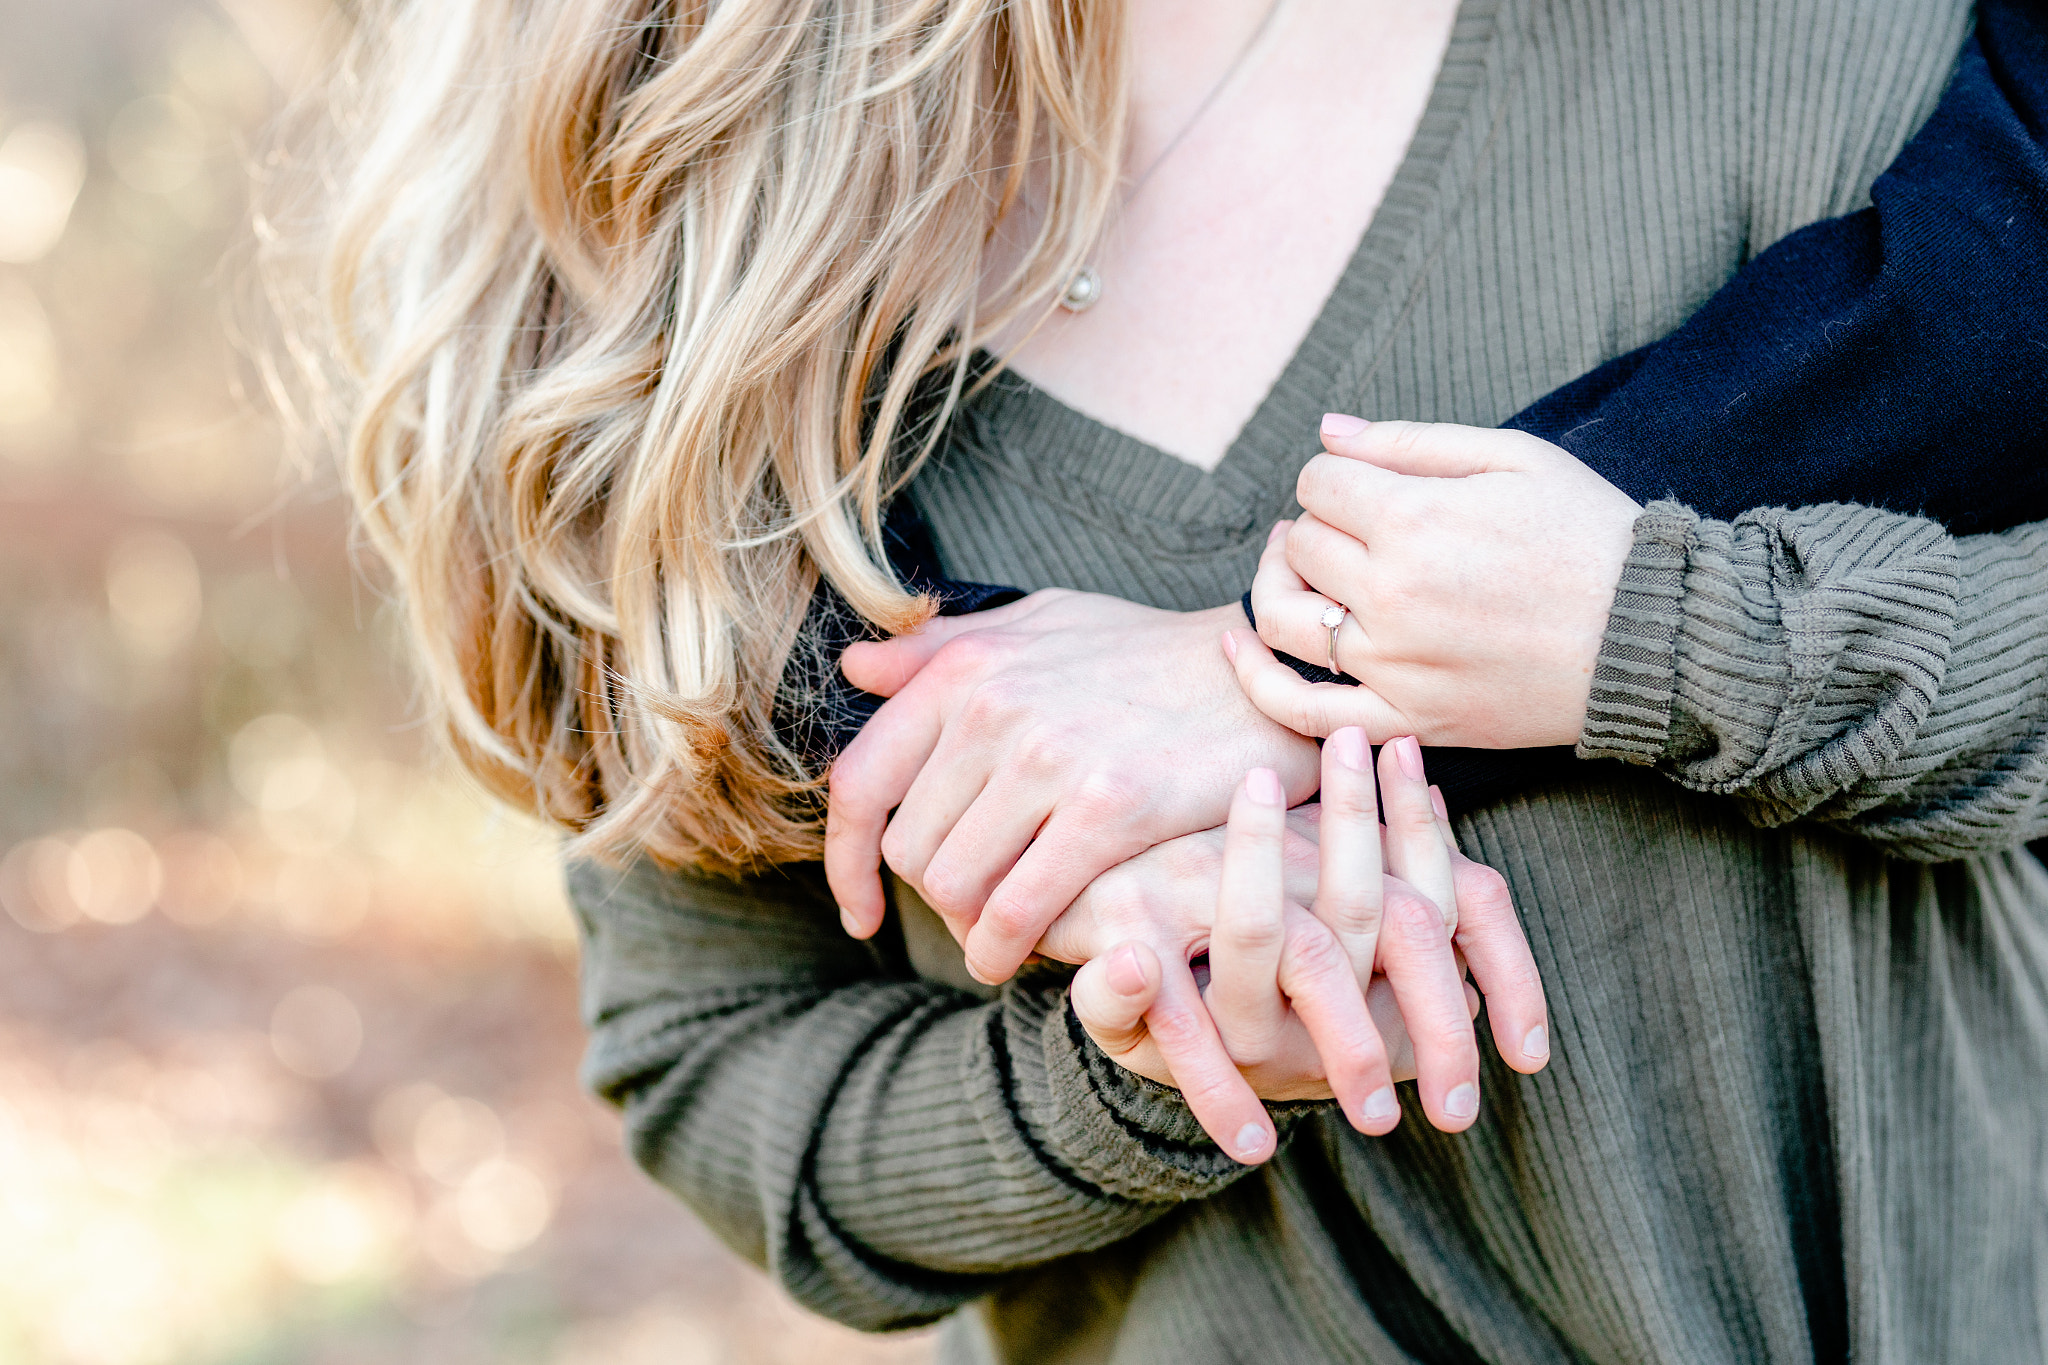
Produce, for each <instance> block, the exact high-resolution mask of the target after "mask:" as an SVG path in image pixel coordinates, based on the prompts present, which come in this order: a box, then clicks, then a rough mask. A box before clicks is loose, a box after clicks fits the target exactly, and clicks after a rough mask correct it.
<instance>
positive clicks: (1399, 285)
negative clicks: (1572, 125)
mask: <svg viewBox="0 0 2048 1365" xmlns="http://www.w3.org/2000/svg"><path fill="white" fill-rule="evenodd" d="M1505 8H1506V6H1505V4H1504V0H1464V3H1463V4H1461V5H1460V6H1459V9H1458V14H1457V18H1456V19H1455V21H1454V22H1453V24H1452V28H1451V36H1450V40H1449V42H1448V43H1447V44H1446V45H1445V48H1444V56H1443V60H1442V64H1441V65H1440V66H1439V68H1438V70H1437V77H1436V82H1435V84H1434V85H1433V86H1432V87H1431V90H1430V95H1429V100H1428V103H1427V104H1426V105H1425V106H1424V108H1423V113H1422V118H1421V120H1420V121H1419V122H1418V123H1417V124H1416V129H1415V135H1414V137H1413V138H1412V139H1411V140H1410V141H1409V144H1408V150H1407V152H1406V153H1405V154H1404V155H1403V157H1402V159H1401V164H1400V166H1399V168H1398V169H1397V170H1396V171H1395V172H1394V177H1393V179H1392V180H1391V181H1390V182H1389V183H1388V186H1387V191H1386V194H1385V196H1384V197H1383V198H1382V199H1381V200H1380V204H1379V207H1378V209H1376V210H1375V211H1374V213H1373V216H1372V221H1371V222H1370V223H1368V224H1367V225H1366V228H1365V231H1364V232H1363V233H1362V234H1360V237H1359V242H1358V246H1357V247H1356V248H1355V249H1354V250H1353V252H1352V255H1351V258H1350V259H1349V261H1348V262H1346V264H1345V267H1344V270H1343V272H1342V274H1340V275H1339V276H1338V278H1337V283H1336V284H1335V286H1334V287H1332V289H1331V291H1330V294H1329V297H1328V298H1326V299H1325V300H1324V302H1323V306H1322V309H1321V311H1319V312H1318V313H1317V315H1316V318H1315V321H1314V322H1312V323H1311V324H1310V325H1309V329H1308V331H1307V333H1306V334H1305V335H1304V336H1303V337H1302V339H1301V342H1300V344H1299V345H1298V346H1297V347H1296V348H1295V351H1294V354H1293V355H1292V356H1291V357H1289V359H1288V362H1287V364H1286V366H1285V368H1284V369H1282V371H1281V373H1280V376H1279V378H1278V379H1276V380H1275V381H1274V383H1273V386H1272V388H1270V389H1269V390H1267V392H1266V395H1265V397H1264V398H1263V399H1261V400H1260V402H1259V405H1258V407H1257V408H1256V409H1255V410H1254V411H1253V413H1252V415H1251V417H1250V418H1249V419H1248V420H1247V421H1246V422H1245V424H1244V426H1243V427H1242V428H1241V429H1240V430H1239V431H1238V433H1237V435H1236V437H1235V438H1233V439H1232V441H1231V443H1230V446H1229V448H1228V449H1227V450H1226V451H1225V452H1224V454H1223V458H1222V459H1221V460H1219V461H1218V462H1217V463H1216V465H1215V467H1214V468H1211V469H1206V470H1205V469H1203V468H1201V467H1200V466H1199V465H1195V464H1191V463H1189V462H1188V461H1186V460H1183V459H1181V458H1180V457H1178V456H1176V455H1172V454H1169V453H1168V452H1167V451H1164V450H1161V449H1160V448H1159V447H1157V446H1155V445H1152V444H1151V443H1149V442H1147V441H1144V440H1141V439H1139V438H1138V437H1136V436H1133V435H1131V434H1130V433H1128V432H1125V431H1122V430H1120V429H1118V428H1116V427H1113V426H1110V425H1109V424H1108V423H1106V422H1103V421H1101V420H1099V419H1097V418H1094V417H1091V416H1089V415H1088V414H1086V413H1084V412H1082V411H1080V410H1079V409H1076V408H1073V407H1070V406H1068V405H1067V404H1066V403H1064V402H1062V401H1061V400H1059V399H1058V398H1055V397H1054V396H1053V395H1052V394H1050V393H1047V392H1046V391H1045V390H1043V389H1040V388H1039V387H1038V386H1037V385H1035V384H1033V383H1031V381H1030V380H1028V379H1025V378H1024V377H1023V376H1022V375H1019V374H1017V373H1015V372H1013V371H1007V370H1006V371H1004V372H1003V373H1002V374H1000V375H999V376H997V378H996V379H995V380H994V381H993V382H992V383H991V384H989V385H988V387H987V388H985V389H983V390H982V391H981V392H980V393H979V394H977V395H975V397H974V398H973V399H972V400H971V401H970V402H969V404H968V405H967V407H966V409H965V410H964V411H963V413H962V415H963V416H965V417H967V418H968V419H969V420H970V422H972V424H973V425H975V426H977V427H982V428H983V429H984V430H987V429H994V430H1002V429H1004V428H1012V429H1022V430H1028V431H1030V432H1031V434H1032V439H1031V445H1032V449H1031V450H1030V451H1029V452H1028V455H1027V454H1026V453H1025V452H1019V451H1010V452H1007V453H1006V457H1005V458H1004V459H1003V460H1002V462H1003V463H1004V464H1006V465H1011V466H1015V465H1016V464H1017V463H1018V457H1020V456H1023V457H1024V459H1025V463H1026V464H1028V475H1027V477H1029V478H1030V480H1031V482H1033V483H1034V484H1037V485H1039V486H1040V487H1041V488H1044V487H1048V486H1053V487H1057V486H1060V485H1062V484H1065V485H1066V486H1067V487H1069V488H1072V489H1075V490H1076V491H1079V489H1080V488H1083V487H1085V488H1087V489H1088V490H1089V492H1088V493H1087V494H1083V495H1082V497H1083V500H1084V501H1085V502H1087V503H1089V504H1093V505H1096V506H1100V505H1101V502H1102V499H1103V498H1104V497H1105V496H1107V497H1109V498H1110V499H1112V500H1113V501H1114V502H1115V503H1117V504H1120V508H1119V510H1120V512H1121V513H1122V514H1123V515H1125V516H1128V515H1130V514H1136V515H1137V516H1138V517H1139V518H1141V519H1142V520H1145V521H1149V522H1153V523H1154V524H1155V526H1156V525H1157V524H1158V523H1161V522H1164V523H1171V524H1173V525H1177V526H1179V527H1181V528H1184V529H1185V530H1186V531H1190V532H1196V538H1197V539H1199V540H1203V541H1208V540H1212V539H1216V538H1219V537H1220V538H1221V539H1223V540H1226V541H1229V540H1235V539H1237V538H1239V537H1241V536H1242V535H1244V534H1248V533H1250V532H1251V531H1253V530H1255V529H1257V528H1258V527H1259V526H1260V525H1261V524H1263V523H1264V522H1269V521H1271V520H1272V519H1274V517H1276V516H1277V515H1279V512H1280V510H1281V509H1282V508H1284V507H1285V506H1286V505H1287V504H1288V503H1290V502H1291V501H1292V497H1293V489H1294V481H1293V478H1292V473H1293V471H1294V470H1296V469H1298V468H1299V467H1300V465H1301V464H1302V462H1303V461H1305V460H1306V459H1307V457H1308V454H1309V453H1311V450H1312V447H1313V445H1314V442H1315V432H1316V428H1317V424H1318V423H1319V421H1320V419H1321V416H1322V413H1323V412H1324V411H1325V410H1327V407H1328V406H1329V405H1331V404H1335V403H1338V402H1340V401H1341V398H1342V395H1344V394H1345V393H1346V392H1347V391H1349V390H1351V389H1353V388H1355V386H1356V383H1357V381H1358V380H1359V379H1360V378H1362V376H1363V373H1364V370H1365V369H1366V367H1367V366H1368V364H1369V363H1370V361H1369V357H1370V353H1371V352H1372V350H1373V349H1374V348H1375V346H1376V344H1377V343H1378V342H1379V341H1381V340H1383V339H1384V334H1385V333H1386V332H1387V331H1388V330H1390V325H1391V323H1392V322H1393V320H1394V319H1395V318H1396V317H1397V316H1398V315H1399V314H1400V313H1401V312H1402V311H1404V309H1403V306H1402V305H1403V303H1404V301H1405V300H1406V298H1407V296H1408V294H1409V293H1410V291H1411V290H1412V288H1413V285H1414V282H1415V280H1416V278H1417V277H1418V276H1419V275H1420V274H1421V272H1422V267H1423V265H1424V264H1425V263H1426V260H1427V257H1428V255H1429V252H1428V250H1427V248H1428V245H1429V242H1430V241H1431V240H1432V238H1433V235H1434V234H1432V232H1431V231H1430V229H1431V228H1432V227H1434V226H1435V225H1437V224H1438V223H1439V222H1441V220H1442V217H1443V215H1444V213H1445V212H1446V211H1447V210H1448V208H1449V207H1450V206H1451V205H1452V204H1454V203H1455V202H1456V201H1457V199H1458V198H1459V197H1460V195H1461V193H1462V191H1463V190H1464V188H1465V186H1466V185H1467V184H1468V183H1469V180H1470V172H1471V170H1472V168H1473V166H1474V165H1475V163H1476V162H1477V160H1478V159H1479V153H1480V152H1481V150H1482V149H1483V147H1484V144H1485V143H1486V142H1487V140H1488V138H1489V134H1490V131H1491V129H1490V126H1489V125H1490V124H1491V123H1492V121H1493V120H1492V119H1491V118H1490V117H1489V116H1488V115H1489V113H1490V110H1489V109H1486V108H1481V107H1480V106H1481V105H1482V104H1488V105H1492V104H1497V103H1498V93H1499V92H1498V90H1497V89H1496V90H1495V92H1494V94H1495V98H1494V99H1493V100H1482V99H1481V98H1480V96H1481V94H1482V93H1483V92H1484V91H1486V89H1487V86H1488V82H1487V81H1486V79H1485V77H1486V74H1487V72H1488V70H1489V69H1490V68H1493V67H1495V66H1497V65H1498V64H1499V60H1500V56H1501V51H1502V49H1503V47H1504V46H1505V45H1506V44H1505V39H1506V37H1507V36H1508V32H1507V31H1508V30H1509V29H1510V27H1511V25H1509V24H1507V23H1506V22H1504V20H1505V18H1506V14H1505ZM977 362H978V363H980V364H987V365H993V363H994V362H993V358H992V357H990V356H988V355H987V354H986V353H983V354H981V355H980V356H978V357H977ZM968 444H969V446H970V447H975V446H982V443H981V442H979V441H970V442H968ZM983 449H984V452H985V453H988V454H994V453H995V452H992V451H986V448H985V447H983ZM1283 470H1284V471H1285V472H1286V474H1287V477H1285V478H1284V479H1281V478H1278V477H1276V476H1277V475H1279V474H1280V473H1281V472H1282V471H1283ZM1009 472H1010V473H1011V474H1013V475H1017V474H1025V473H1026V471H1025V470H1024V469H1019V468H1014V467H1013V468H1011V469H1010V471H1009ZM1203 531H1206V532H1207V534H1201V532H1203ZM1188 548H1190V549H1193V548H1195V547H1194V546H1189V547H1188Z"/></svg>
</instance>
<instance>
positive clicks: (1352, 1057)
mask: <svg viewBox="0 0 2048 1365" xmlns="http://www.w3.org/2000/svg"><path fill="white" fill-rule="evenodd" d="M1287 920H1288V924H1287V934H1286V940H1285V944H1284V947H1283V950H1282V953H1281V956H1280V964H1279V983H1280V989H1281V990H1282V991H1284V992H1285V993H1286V996H1287V999H1288V1001H1289V1002H1290V1003H1291V1004H1292V1006H1293V1009H1294V1012H1295V1014H1297V1015H1299V1016H1300V1018H1301V1022H1302V1025H1303V1027H1305V1028H1306V1029H1307V1030H1308V1035H1309V1038H1310V1039H1311V1040H1313V1041H1314V1043H1315V1045H1316V1053H1317V1055H1318V1056H1320V1057H1321V1058H1322V1062H1323V1078H1324V1079H1325V1080H1326V1081H1328V1082H1329V1086H1330V1093H1331V1094H1332V1095H1334V1096H1336V1098H1337V1103H1338V1104H1339V1105H1340V1106H1341V1107H1342V1108H1343V1110H1344V1116H1345V1117H1346V1118H1348V1119H1350V1120H1351V1125H1352V1127H1354V1128H1356V1129H1358V1130H1359V1131H1360V1132H1362V1133H1369V1134H1371V1135H1373V1136H1374V1137H1378V1136H1380V1135H1381V1134H1384V1133H1387V1132H1391V1131H1392V1130H1393V1127H1394V1125H1395V1124H1397V1123H1399V1122H1400V1121H1401V1102H1400V1100H1398V1099H1396V1098H1395V1096H1394V1077H1393V1073H1392V1072H1391V1070H1390V1069H1389V1067H1388V1064H1387V1049H1386V1045H1385V1044H1384V1043H1383V1042H1381V1040H1380V1033H1379V1030H1378V1029H1377V1028H1376V1027H1374V1025H1373V1020H1372V1015H1371V1013H1370V1012H1369V1011H1368V1010H1367V1009H1366V1004H1365V991H1364V988H1363V986H1362V984H1361V978H1360V977H1359V976H1358V975H1357V973H1356V972H1354V971H1353V970H1352V966H1351V957H1350V955H1349V954H1348V953H1346V952H1345V951H1344V948H1343V946H1342V945H1341V944H1339V943H1338V942H1337V939H1336V936H1335V935H1334V934H1332V933H1331V932H1330V930H1329V928H1328V927H1327V926H1326V925H1324V924H1323V923H1322V922H1321V921H1320V920H1317V919H1315V918H1314V917H1313V916H1310V915H1309V914H1307V913H1306V912H1304V911H1302V910H1300V909H1298V908H1293V907H1290V908H1289V910H1288V912H1287ZM1214 962H1215V957H1214V950H1213V949H1212V950H1211V957H1210V963H1211V970H1212V972H1213V970H1214ZM1364 979H1370V977H1369V976H1368V977H1367V978H1364ZM1215 995H1216V983H1215V981H1214V979H1213V978H1212V979H1211V981H1210V983H1209V996H1210V998H1211V1000H1214V998H1215Z"/></svg>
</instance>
